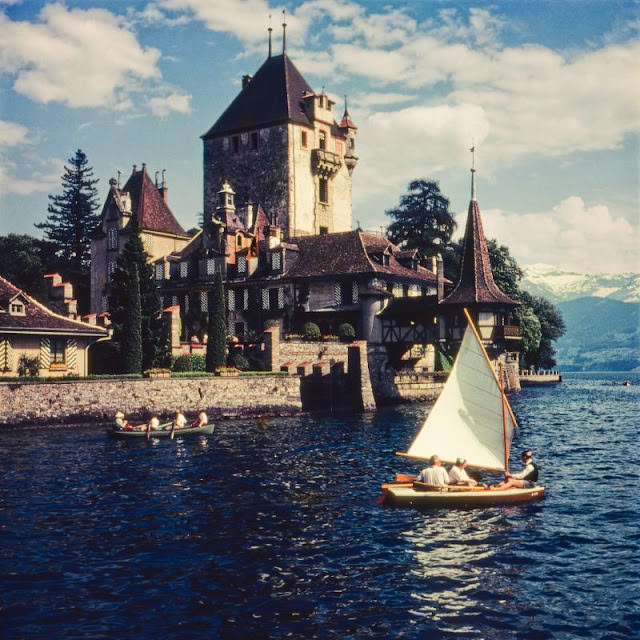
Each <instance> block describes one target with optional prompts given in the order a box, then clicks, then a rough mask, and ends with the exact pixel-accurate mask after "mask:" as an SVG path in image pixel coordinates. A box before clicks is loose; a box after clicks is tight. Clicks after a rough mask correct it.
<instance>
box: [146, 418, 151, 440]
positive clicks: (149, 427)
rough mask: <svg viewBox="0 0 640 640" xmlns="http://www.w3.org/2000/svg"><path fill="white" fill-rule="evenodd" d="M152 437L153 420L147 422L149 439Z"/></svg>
mask: <svg viewBox="0 0 640 640" xmlns="http://www.w3.org/2000/svg"><path fill="white" fill-rule="evenodd" d="M150 437H151V422H147V440H148V439H149V438H150Z"/></svg>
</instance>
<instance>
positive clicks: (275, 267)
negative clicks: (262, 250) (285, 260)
mask: <svg viewBox="0 0 640 640" xmlns="http://www.w3.org/2000/svg"><path fill="white" fill-rule="evenodd" d="M280 269H282V254H281V253H280V252H279V251H276V252H274V253H272V254H271V270H272V271H279V270H280Z"/></svg>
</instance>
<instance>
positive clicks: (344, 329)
mask: <svg viewBox="0 0 640 640" xmlns="http://www.w3.org/2000/svg"><path fill="white" fill-rule="evenodd" d="M338 337H339V338H340V340H344V341H348V340H353V339H354V338H355V337H356V330H355V329H354V328H353V326H352V325H350V324H349V323H348V322H343V323H342V324H341V325H340V326H339V327H338Z"/></svg>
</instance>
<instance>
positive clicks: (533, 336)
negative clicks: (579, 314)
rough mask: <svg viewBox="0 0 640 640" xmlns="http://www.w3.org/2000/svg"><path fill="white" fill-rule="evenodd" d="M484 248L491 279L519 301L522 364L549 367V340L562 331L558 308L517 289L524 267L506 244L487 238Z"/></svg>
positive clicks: (552, 361) (552, 353)
mask: <svg viewBox="0 0 640 640" xmlns="http://www.w3.org/2000/svg"><path fill="white" fill-rule="evenodd" d="M487 250H488V252H489V262H490V263H491V271H492V273H493V279H494V281H495V283H496V284H497V285H498V287H499V288H500V290H501V291H502V292H503V293H505V294H507V295H508V296H509V297H511V298H513V299H514V300H516V301H518V302H520V306H519V307H518V308H517V309H516V311H515V315H516V317H517V319H518V324H519V325H520V331H521V335H522V364H523V366H534V367H536V368H544V369H548V368H552V367H553V366H555V364H556V361H555V358H554V356H555V349H554V348H553V341H554V340H557V339H558V338H559V337H560V336H562V335H564V332H565V325H564V320H563V319H562V316H561V314H560V312H559V311H558V310H557V309H556V308H555V307H554V306H553V305H552V304H551V303H550V302H549V301H548V300H546V299H545V298H538V297H535V296H532V295H530V294H529V293H527V292H526V291H522V290H521V289H520V281H521V280H522V278H523V277H524V271H523V270H522V269H521V268H520V267H519V266H518V263H517V262H516V260H515V259H514V258H513V256H512V255H511V253H510V252H509V249H508V248H507V247H505V246H504V245H499V244H498V243H497V242H496V241H495V240H488V241H487Z"/></svg>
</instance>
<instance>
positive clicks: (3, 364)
mask: <svg viewBox="0 0 640 640" xmlns="http://www.w3.org/2000/svg"><path fill="white" fill-rule="evenodd" d="M12 355H13V354H12V353H11V343H10V342H9V339H8V338H5V339H3V340H0V371H11V370H12V369H13V357H12Z"/></svg>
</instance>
